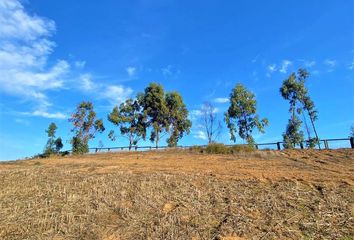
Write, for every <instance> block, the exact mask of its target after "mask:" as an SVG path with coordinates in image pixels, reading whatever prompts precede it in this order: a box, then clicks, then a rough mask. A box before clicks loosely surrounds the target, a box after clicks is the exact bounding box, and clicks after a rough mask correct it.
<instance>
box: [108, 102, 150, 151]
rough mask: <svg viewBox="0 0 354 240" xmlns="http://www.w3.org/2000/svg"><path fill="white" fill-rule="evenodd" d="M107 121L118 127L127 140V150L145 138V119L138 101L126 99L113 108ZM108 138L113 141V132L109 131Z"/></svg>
mask: <svg viewBox="0 0 354 240" xmlns="http://www.w3.org/2000/svg"><path fill="white" fill-rule="evenodd" d="M108 120H109V121H110V122H111V123H113V124H114V125H115V126H117V127H119V130H120V134H121V135H122V136H124V137H127V138H128V141H129V149H131V147H132V146H134V145H137V143H138V141H139V140H140V139H141V138H143V139H145V136H146V121H145V120H146V119H145V115H144V113H143V112H142V109H141V106H140V104H139V101H137V100H133V99H127V100H126V101H125V102H124V103H121V104H120V105H119V107H117V106H116V107H114V108H113V110H112V112H111V113H110V114H109V115H108ZM109 137H110V138H111V140H115V135H114V131H113V130H112V131H110V133H109Z"/></svg>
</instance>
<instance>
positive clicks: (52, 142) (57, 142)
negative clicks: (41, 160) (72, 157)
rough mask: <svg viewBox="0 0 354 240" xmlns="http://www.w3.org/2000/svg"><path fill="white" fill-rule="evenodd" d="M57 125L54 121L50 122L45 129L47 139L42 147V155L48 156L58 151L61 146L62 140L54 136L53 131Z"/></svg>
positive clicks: (54, 131)
mask: <svg viewBox="0 0 354 240" xmlns="http://www.w3.org/2000/svg"><path fill="white" fill-rule="evenodd" d="M57 129H58V128H57V125H56V124H55V123H53V122H52V123H51V124H49V126H48V129H47V130H46V131H45V132H46V133H47V135H48V141H47V144H46V146H45V148H44V153H43V154H44V156H50V155H51V154H57V153H59V151H60V149H62V148H63V142H62V140H61V138H60V137H59V138H56V136H55V133H56V130H57Z"/></svg>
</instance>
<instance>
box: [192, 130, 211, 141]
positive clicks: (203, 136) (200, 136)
mask: <svg viewBox="0 0 354 240" xmlns="http://www.w3.org/2000/svg"><path fill="white" fill-rule="evenodd" d="M193 137H194V138H197V139H201V140H207V139H208V137H207V135H206V134H205V132H203V131H197V132H195V133H194V134H193Z"/></svg>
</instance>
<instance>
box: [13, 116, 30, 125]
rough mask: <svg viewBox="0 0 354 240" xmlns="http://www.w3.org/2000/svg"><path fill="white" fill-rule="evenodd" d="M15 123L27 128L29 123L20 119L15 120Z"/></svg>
mask: <svg viewBox="0 0 354 240" xmlns="http://www.w3.org/2000/svg"><path fill="white" fill-rule="evenodd" d="M15 122H17V123H19V124H23V125H25V126H29V125H30V121H28V120H26V119H22V118H15Z"/></svg>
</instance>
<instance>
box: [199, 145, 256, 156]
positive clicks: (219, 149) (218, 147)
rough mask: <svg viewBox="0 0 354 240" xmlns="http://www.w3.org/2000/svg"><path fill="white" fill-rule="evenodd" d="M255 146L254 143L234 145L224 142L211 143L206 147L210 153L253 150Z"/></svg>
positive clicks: (247, 151) (233, 152) (232, 152)
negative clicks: (227, 144) (226, 144)
mask: <svg viewBox="0 0 354 240" xmlns="http://www.w3.org/2000/svg"><path fill="white" fill-rule="evenodd" d="M254 150H255V148H254V147H253V146H252V145H249V144H247V145H233V146H225V145H224V144H222V143H211V144H208V146H207V147H206V148H205V152H206V153H208V154H237V153H240V152H246V153H249V152H253V151H254Z"/></svg>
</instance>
